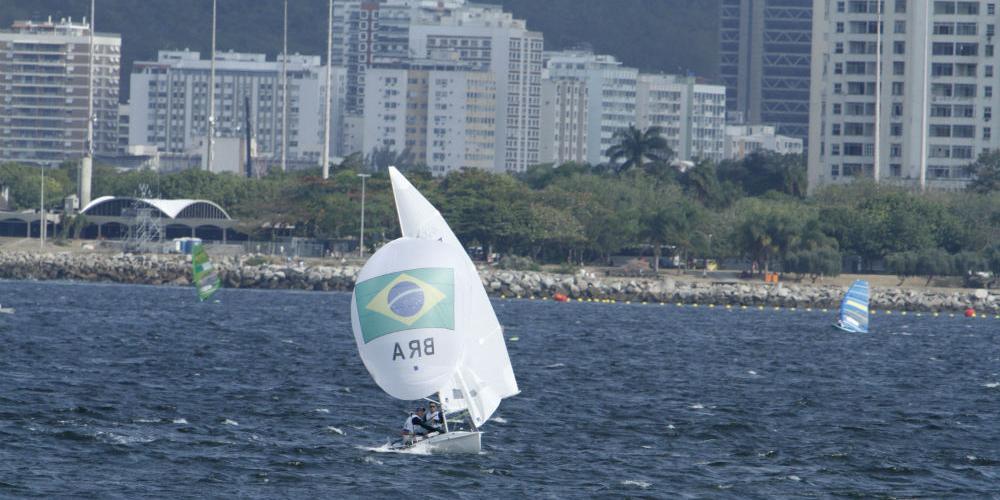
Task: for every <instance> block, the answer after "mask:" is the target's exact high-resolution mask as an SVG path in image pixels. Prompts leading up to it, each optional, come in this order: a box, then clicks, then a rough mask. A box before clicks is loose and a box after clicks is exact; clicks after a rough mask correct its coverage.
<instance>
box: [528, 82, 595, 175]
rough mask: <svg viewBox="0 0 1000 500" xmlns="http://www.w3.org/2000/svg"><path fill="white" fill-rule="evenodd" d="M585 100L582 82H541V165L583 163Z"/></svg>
mask: <svg viewBox="0 0 1000 500" xmlns="http://www.w3.org/2000/svg"><path fill="white" fill-rule="evenodd" d="M589 108H590V103H589V97H588V93H587V84H586V82H583V81H580V80H577V79H575V78H543V79H542V110H541V113H542V121H541V145H540V152H539V155H540V158H539V160H540V161H541V162H542V163H553V164H555V165H562V164H563V163H568V162H575V163H586V162H587V161H588V160H589V159H588V158H587V125H588V118H589Z"/></svg>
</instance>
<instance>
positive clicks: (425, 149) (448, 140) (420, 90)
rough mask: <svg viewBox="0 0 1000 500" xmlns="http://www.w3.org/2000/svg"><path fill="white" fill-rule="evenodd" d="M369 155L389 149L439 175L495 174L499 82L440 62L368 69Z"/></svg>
mask: <svg viewBox="0 0 1000 500" xmlns="http://www.w3.org/2000/svg"><path fill="white" fill-rule="evenodd" d="M364 93H365V96H366V98H365V108H364V113H363V117H364V134H363V137H364V149H363V151H365V154H366V155H368V154H372V153H373V152H374V151H376V150H378V149H388V150H389V151H393V152H394V153H396V154H405V155H408V156H409V157H410V158H411V161H413V162H414V163H415V164H425V165H427V166H428V167H429V168H430V170H431V172H432V173H433V174H434V175H444V174H447V173H448V172H452V171H456V170H460V169H462V168H480V169H485V170H492V169H493V168H494V164H495V162H494V152H495V144H496V138H495V136H496V133H495V130H496V93H497V92H496V82H495V80H494V78H493V74H492V73H490V72H489V71H484V70H482V69H477V68H475V67H473V66H472V65H469V64H463V63H458V62H447V61H440V60H427V61H411V62H409V63H405V64H397V65H392V66H390V67H384V68H382V67H372V68H369V69H368V72H367V76H366V88H365V91H364Z"/></svg>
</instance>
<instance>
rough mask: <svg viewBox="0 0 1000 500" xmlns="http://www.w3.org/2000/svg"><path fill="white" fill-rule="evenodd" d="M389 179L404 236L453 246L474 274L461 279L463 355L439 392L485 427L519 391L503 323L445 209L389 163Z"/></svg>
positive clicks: (450, 406)
mask: <svg viewBox="0 0 1000 500" xmlns="http://www.w3.org/2000/svg"><path fill="white" fill-rule="evenodd" d="M389 177H390V179H391V180H392V192H393V196H394V198H395V200H396V210H397V212H398V213H399V225H400V228H401V230H402V233H403V236H404V237H409V238H417V239H422V240H430V241H438V242H441V243H445V244H447V245H449V246H451V247H452V248H454V249H455V250H456V251H457V255H459V256H460V257H459V262H460V263H461V265H462V266H463V267H464V268H465V274H466V275H467V276H470V277H471V278H472V279H469V280H464V281H463V282H462V283H459V287H460V288H459V290H460V291H461V294H462V295H463V296H466V297H467V298H468V302H467V306H466V308H465V309H464V310H463V312H462V314H463V318H462V320H463V326H462V327H461V329H460V330H458V333H459V336H460V338H461V339H462V341H463V342H464V344H465V348H464V350H463V356H462V359H461V360H460V362H459V363H458V367H457V370H456V371H455V372H454V373H453V374H452V377H451V380H449V381H448V382H447V383H445V384H442V385H441V386H440V387H438V389H437V390H438V392H440V394H441V399H442V401H441V403H442V404H443V405H444V407H445V408H446V410H447V411H457V410H468V411H469V415H470V416H471V417H472V421H473V422H474V423H475V425H476V426H479V425H482V424H483V423H485V422H486V421H487V420H489V418H490V417H491V416H492V415H493V412H495V411H496V409H497V407H499V406H500V401H501V400H502V399H504V398H507V397H510V396H514V395H515V394H517V393H518V392H520V391H519V389H518V387H517V380H516V379H515V378H514V369H513V368H512V367H511V364H510V357H509V356H508V355H507V346H506V344H505V342H504V338H503V329H502V328H501V327H500V321H499V320H497V316H496V313H495V312H494V311H493V306H492V305H491V304H490V299H489V297H488V296H487V295H486V289H485V288H483V284H482V281H481V279H480V278H479V272H478V271H477V270H476V266H475V264H473V263H472V259H470V258H469V255H468V254H467V253H466V252H465V248H464V247H463V246H462V244H461V243H460V242H459V241H458V238H456V237H455V233H453V232H452V230H451V228H450V227H449V226H448V223H447V222H445V220H444V218H443V217H442V216H441V213H440V212H438V210H437V209H435V208H434V206H433V205H431V203H430V202H429V201H427V199H426V198H424V196H423V195H422V194H420V192H419V191H417V189H416V188H415V187H413V185H412V184H410V182H409V181H408V180H406V178H405V177H404V176H403V175H402V174H401V173H400V172H399V171H398V170H396V169H395V168H392V167H390V168H389Z"/></svg>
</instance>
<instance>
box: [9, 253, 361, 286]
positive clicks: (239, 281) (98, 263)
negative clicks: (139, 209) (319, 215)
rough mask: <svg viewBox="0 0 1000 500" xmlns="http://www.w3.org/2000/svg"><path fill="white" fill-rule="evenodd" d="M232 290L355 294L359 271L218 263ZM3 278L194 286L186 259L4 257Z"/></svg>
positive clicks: (250, 261)
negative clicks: (353, 292) (266, 289)
mask: <svg viewBox="0 0 1000 500" xmlns="http://www.w3.org/2000/svg"><path fill="white" fill-rule="evenodd" d="M212 262H213V264H214V265H215V267H216V270H217V271H218V274H219V278H220V280H221V281H222V284H223V286H224V287H226V288H270V289H295V290H324V291H329V290H351V289H352V288H353V287H354V278H355V276H357V273H358V270H359V268H357V267H354V266H336V267H333V266H329V267H328V266H310V267H306V266H301V265H283V264H273V263H269V262H267V261H266V259H264V258H262V257H259V256H245V257H240V258H233V257H222V258H217V259H213V261H212ZM0 278H2V279H18V280H70V281H94V282H111V283H126V284H137V285H177V286H185V285H190V284H191V261H190V257H188V256H186V255H146V254H121V253H120V254H97V253H91V254H71V253H54V254H53V253H49V254H34V253H12V252H2V253H0Z"/></svg>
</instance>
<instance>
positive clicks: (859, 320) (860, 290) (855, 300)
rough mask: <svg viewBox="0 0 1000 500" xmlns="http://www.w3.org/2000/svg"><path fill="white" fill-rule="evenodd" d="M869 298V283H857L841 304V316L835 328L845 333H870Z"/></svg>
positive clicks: (861, 281)
mask: <svg viewBox="0 0 1000 500" xmlns="http://www.w3.org/2000/svg"><path fill="white" fill-rule="evenodd" d="M869 298H870V291H869V287H868V282H867V281H864V280H857V281H855V282H854V284H853V285H851V288H850V289H849V290H847V294H846V295H844V300H843V302H841V303H840V314H839V316H838V318H837V323H836V324H835V325H834V326H835V327H837V328H840V329H841V330H844V331H845V332H854V333H868V302H869Z"/></svg>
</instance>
